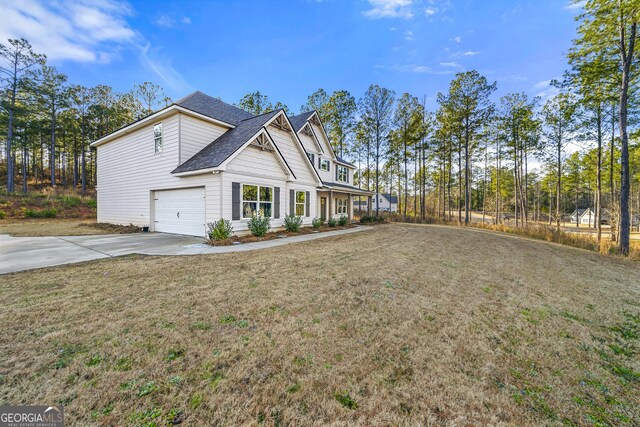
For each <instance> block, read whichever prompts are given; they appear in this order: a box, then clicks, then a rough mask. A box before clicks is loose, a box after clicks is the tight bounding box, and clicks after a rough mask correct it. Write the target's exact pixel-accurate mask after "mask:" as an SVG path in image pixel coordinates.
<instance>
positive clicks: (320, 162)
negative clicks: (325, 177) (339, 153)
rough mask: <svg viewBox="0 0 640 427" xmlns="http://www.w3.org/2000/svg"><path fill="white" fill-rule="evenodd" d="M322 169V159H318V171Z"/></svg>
mask: <svg viewBox="0 0 640 427" xmlns="http://www.w3.org/2000/svg"><path fill="white" fill-rule="evenodd" d="M320 168H322V159H321V158H320V157H318V169H320Z"/></svg>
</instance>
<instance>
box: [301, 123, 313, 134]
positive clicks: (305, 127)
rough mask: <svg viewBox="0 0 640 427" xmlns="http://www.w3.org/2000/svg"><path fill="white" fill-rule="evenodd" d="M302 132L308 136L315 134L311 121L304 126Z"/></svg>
mask: <svg viewBox="0 0 640 427" xmlns="http://www.w3.org/2000/svg"><path fill="white" fill-rule="evenodd" d="M302 133H303V134H305V135H307V136H313V131H312V130H311V126H309V123H307V124H305V125H304V127H303V128H302Z"/></svg>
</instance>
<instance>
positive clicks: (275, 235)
mask: <svg viewBox="0 0 640 427" xmlns="http://www.w3.org/2000/svg"><path fill="white" fill-rule="evenodd" d="M353 227H355V225H354V224H347V225H345V226H339V225H337V226H335V227H329V226H328V225H322V226H320V227H319V228H312V227H301V228H300V229H299V230H298V231H297V232H291V231H286V230H282V231H271V232H269V233H267V234H265V235H264V236H262V237H257V236H253V235H251V234H247V235H243V236H231V237H230V238H228V239H223V240H214V239H209V240H208V243H209V244H210V245H212V246H229V245H238V244H242V243H254V242H263V241H265V240H273V239H284V238H287V237H293V236H300V235H304V234H313V233H323V232H326V231H336V230H346V229H348V228H353Z"/></svg>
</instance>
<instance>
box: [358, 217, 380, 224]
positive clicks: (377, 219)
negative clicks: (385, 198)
mask: <svg viewBox="0 0 640 427" xmlns="http://www.w3.org/2000/svg"><path fill="white" fill-rule="evenodd" d="M374 222H385V219H384V217H383V216H381V215H363V216H362V217H360V224H371V223H374Z"/></svg>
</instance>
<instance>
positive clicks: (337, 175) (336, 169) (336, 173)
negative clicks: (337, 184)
mask: <svg viewBox="0 0 640 427" xmlns="http://www.w3.org/2000/svg"><path fill="white" fill-rule="evenodd" d="M337 180H338V168H336V181H337Z"/></svg>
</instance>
